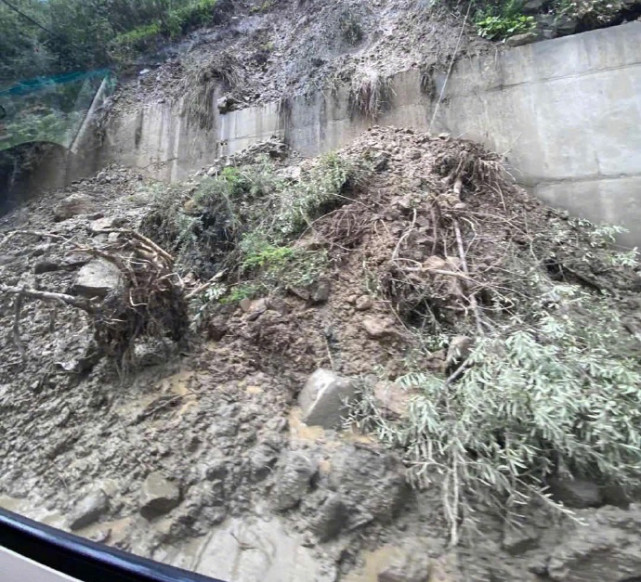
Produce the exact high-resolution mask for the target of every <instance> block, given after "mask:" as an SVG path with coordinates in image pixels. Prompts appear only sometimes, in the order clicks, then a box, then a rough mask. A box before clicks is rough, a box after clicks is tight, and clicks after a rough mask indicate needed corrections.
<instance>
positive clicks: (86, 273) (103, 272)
mask: <svg viewBox="0 0 641 582" xmlns="http://www.w3.org/2000/svg"><path fill="white" fill-rule="evenodd" d="M121 285H122V275H121V273H120V271H119V270H118V268H117V267H116V266H115V265H112V264H111V263H109V262H107V261H105V260H103V259H96V260H94V261H91V262H89V263H87V264H86V265H85V266H84V267H82V268H81V269H80V271H78V275H77V276H76V280H75V282H74V284H73V287H72V291H73V293H74V294H76V295H82V296H83V297H87V298H89V299H92V298H94V297H105V296H106V295H107V293H109V292H110V291H113V290H115V289H117V288H118V287H120V286H121Z"/></svg>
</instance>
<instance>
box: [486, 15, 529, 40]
mask: <svg viewBox="0 0 641 582" xmlns="http://www.w3.org/2000/svg"><path fill="white" fill-rule="evenodd" d="M535 26H536V22H535V21H534V17H533V16H523V15H519V16H486V17H485V18H482V19H480V20H477V21H476V28H477V30H478V33H479V36H482V37H483V38H487V39H488V40H502V39H505V38H509V37H511V36H514V35H515V34H521V33H524V32H529V31H530V30H532V29H533V28H534V27H535Z"/></svg>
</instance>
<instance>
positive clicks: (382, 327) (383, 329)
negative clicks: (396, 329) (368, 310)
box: [363, 317, 393, 339]
mask: <svg viewBox="0 0 641 582" xmlns="http://www.w3.org/2000/svg"><path fill="white" fill-rule="evenodd" d="M392 325H393V324H392V322H391V321H390V320H388V319H387V318H376V317H366V318H365V319H364V320H363V327H364V328H365V331H366V332H367V335H368V336H369V337H371V338H372V339H381V338H384V337H386V336H389V335H391V334H392V333H393V331H392V330H393V327H392Z"/></svg>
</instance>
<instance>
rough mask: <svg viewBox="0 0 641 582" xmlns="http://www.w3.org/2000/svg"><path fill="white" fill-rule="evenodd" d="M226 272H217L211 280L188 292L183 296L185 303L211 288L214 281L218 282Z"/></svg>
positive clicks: (225, 270)
mask: <svg viewBox="0 0 641 582" xmlns="http://www.w3.org/2000/svg"><path fill="white" fill-rule="evenodd" d="M226 272H227V269H223V270H222V271H218V273H216V274H215V275H214V276H213V277H212V278H211V279H209V280H208V281H206V282H205V283H203V284H202V285H199V286H198V287H196V288H195V289H193V290H192V291H190V292H189V293H188V294H187V295H186V296H185V299H186V300H187V301H189V300H190V299H192V298H193V297H195V296H196V295H199V294H200V293H202V292H203V291H205V290H207V289H209V287H211V286H212V285H213V284H214V283H215V282H216V281H219V280H220V279H221V278H222V276H223V275H224V274H225V273H226Z"/></svg>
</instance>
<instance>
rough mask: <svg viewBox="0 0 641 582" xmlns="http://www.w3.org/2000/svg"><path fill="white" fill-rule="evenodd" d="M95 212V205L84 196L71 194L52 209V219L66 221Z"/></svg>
mask: <svg viewBox="0 0 641 582" xmlns="http://www.w3.org/2000/svg"><path fill="white" fill-rule="evenodd" d="M94 211H95V204H94V201H93V199H91V198H90V197H89V196H87V195H86V194H79V193H76V194H71V195H69V196H67V197H66V198H65V199H64V200H61V201H60V202H58V204H56V205H55V206H54V207H53V217H54V219H55V220H57V221H62V220H67V219H69V218H73V217H74V216H78V215H79V214H90V213H92V212H94Z"/></svg>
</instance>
